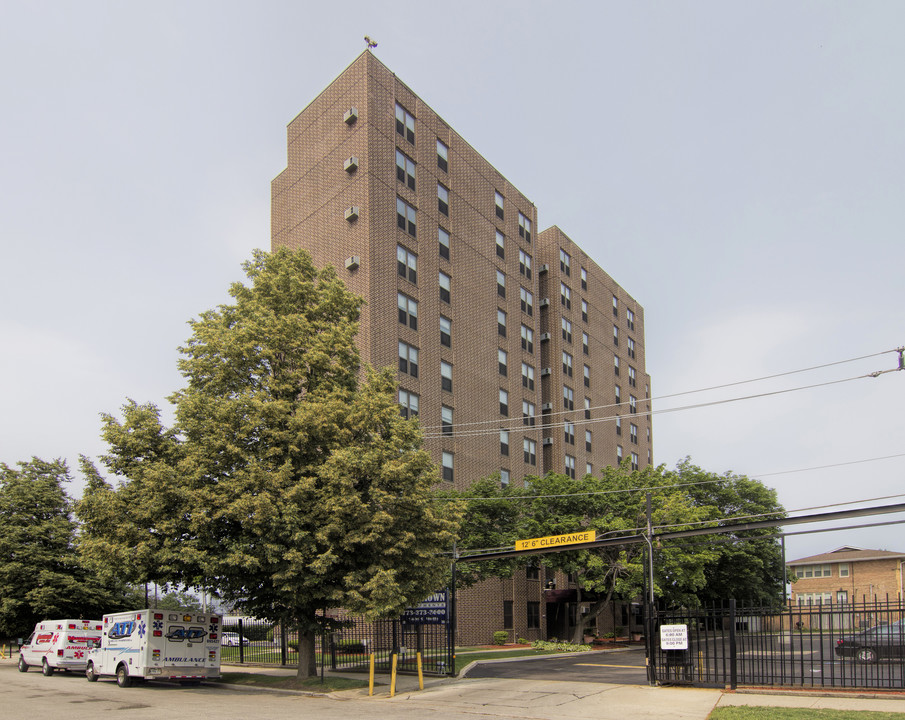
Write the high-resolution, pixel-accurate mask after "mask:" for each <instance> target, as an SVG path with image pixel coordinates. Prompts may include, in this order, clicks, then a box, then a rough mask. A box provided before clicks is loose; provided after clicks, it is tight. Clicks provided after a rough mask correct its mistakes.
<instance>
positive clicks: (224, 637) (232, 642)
mask: <svg viewBox="0 0 905 720" xmlns="http://www.w3.org/2000/svg"><path fill="white" fill-rule="evenodd" d="M220 644H221V645H228V646H232V647H238V645H239V633H237V632H224V633H220ZM242 644H243V645H248V638H247V637H243V638H242Z"/></svg>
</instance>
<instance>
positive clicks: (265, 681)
mask: <svg viewBox="0 0 905 720" xmlns="http://www.w3.org/2000/svg"><path fill="white" fill-rule="evenodd" d="M220 682H224V683H227V684H229V685H248V686H251V687H264V688H276V689H278V690H310V691H313V692H325V693H326V692H334V691H336V690H353V689H355V688H362V687H367V686H368V681H367V680H361V679H359V678H350V677H335V676H327V677H325V678H324V682H323V683H322V682H321V679H320V677H310V678H304V679H299V678H297V677H295V676H292V677H287V676H285V675H282V676H280V675H265V674H263V673H244V672H225V673H223V674H222V675H221V677H220Z"/></svg>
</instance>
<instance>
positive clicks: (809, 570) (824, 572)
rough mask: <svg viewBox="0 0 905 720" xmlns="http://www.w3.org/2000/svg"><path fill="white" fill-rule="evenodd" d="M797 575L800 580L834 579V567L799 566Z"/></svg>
mask: <svg viewBox="0 0 905 720" xmlns="http://www.w3.org/2000/svg"><path fill="white" fill-rule="evenodd" d="M795 574H796V575H797V576H798V577H800V578H819V577H832V576H833V566H832V565H799V566H798V567H797V568H795Z"/></svg>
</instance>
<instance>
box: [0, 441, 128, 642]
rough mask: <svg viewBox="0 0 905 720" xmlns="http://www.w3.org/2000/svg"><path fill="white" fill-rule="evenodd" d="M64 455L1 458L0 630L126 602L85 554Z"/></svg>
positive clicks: (15, 631)
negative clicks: (85, 561) (14, 460)
mask: <svg viewBox="0 0 905 720" xmlns="http://www.w3.org/2000/svg"><path fill="white" fill-rule="evenodd" d="M70 479H71V478H70V474H69V469H68V467H67V466H66V463H65V462H64V461H62V460H55V461H53V462H46V461H44V460H40V459H38V458H32V459H31V460H30V461H28V462H20V463H18V469H16V468H12V467H10V466H8V465H6V464H0V527H2V528H3V529H2V532H0V635H10V636H11V635H16V636H18V635H23V634H27V633H28V632H29V631H30V630H31V629H32V627H34V625H35V623H36V622H38V621H40V620H44V619H48V618H53V617H55V618H64V617H74V618H92V617H100V616H101V615H102V614H103V613H104V612H109V611H111V610H114V609H119V608H120V607H121V606H122V604H123V603H124V602H126V597H127V588H126V587H125V585H123V584H122V583H121V582H118V581H115V580H114V581H112V582H103V581H101V580H100V579H98V578H96V577H95V576H94V575H93V574H91V573H90V572H89V571H88V570H87V569H86V568H85V567H84V566H83V565H82V564H81V563H80V561H79V555H78V552H77V550H76V548H75V541H76V524H75V521H74V520H73V517H72V501H71V500H70V498H69V496H68V495H67V494H66V490H65V488H64V484H65V483H67V482H69V481H70Z"/></svg>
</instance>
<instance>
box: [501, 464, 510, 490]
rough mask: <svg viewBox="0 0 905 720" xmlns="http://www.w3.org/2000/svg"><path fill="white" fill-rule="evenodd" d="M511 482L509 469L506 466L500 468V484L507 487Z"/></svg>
mask: <svg viewBox="0 0 905 720" xmlns="http://www.w3.org/2000/svg"><path fill="white" fill-rule="evenodd" d="M508 484H509V471H508V470H506V469H505V468H503V469H501V470H500V485H502V486H503V487H505V486H506V485H508Z"/></svg>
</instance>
